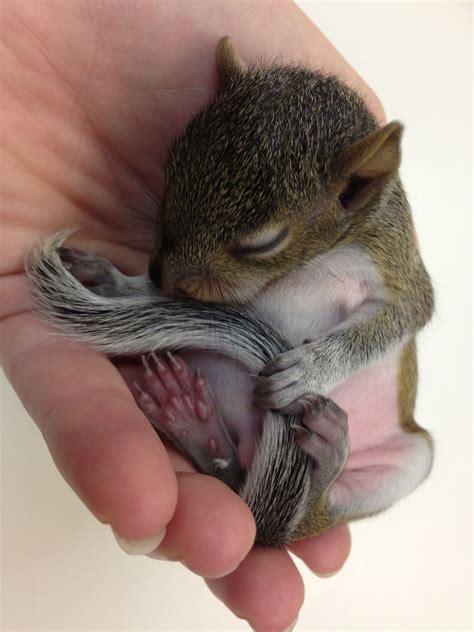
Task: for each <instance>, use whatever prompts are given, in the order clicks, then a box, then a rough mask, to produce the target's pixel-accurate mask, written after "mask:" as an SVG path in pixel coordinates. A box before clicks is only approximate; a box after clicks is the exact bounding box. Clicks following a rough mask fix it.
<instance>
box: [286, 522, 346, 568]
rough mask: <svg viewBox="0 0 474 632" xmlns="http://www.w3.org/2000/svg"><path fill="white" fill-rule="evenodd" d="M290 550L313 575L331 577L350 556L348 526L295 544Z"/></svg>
mask: <svg viewBox="0 0 474 632" xmlns="http://www.w3.org/2000/svg"><path fill="white" fill-rule="evenodd" d="M288 548H289V550H290V551H291V552H292V553H294V554H295V555H297V556H298V557H300V558H301V559H302V560H303V561H304V562H305V564H306V566H307V567H308V568H309V569H310V570H312V571H313V573H316V575H319V576H320V577H329V576H330V575H334V573H337V571H339V570H340V569H341V568H342V566H343V565H344V563H345V561H346V560H347V558H348V556H349V553H350V550H351V536H350V531H349V528H348V526H347V525H340V526H338V527H334V528H333V529H331V530H330V531H326V533H322V534H321V535H316V536H314V537H312V538H307V539H305V540H299V541H298V542H294V543H293V544H290V545H289V547H288Z"/></svg>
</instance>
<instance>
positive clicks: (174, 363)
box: [166, 351, 183, 371]
mask: <svg viewBox="0 0 474 632" xmlns="http://www.w3.org/2000/svg"><path fill="white" fill-rule="evenodd" d="M166 357H167V358H168V360H169V363H170V364H171V366H172V367H173V369H174V370H175V371H182V369H183V367H182V366H181V364H180V362H178V360H177V359H176V356H175V355H173V354H172V353H171V351H167V352H166Z"/></svg>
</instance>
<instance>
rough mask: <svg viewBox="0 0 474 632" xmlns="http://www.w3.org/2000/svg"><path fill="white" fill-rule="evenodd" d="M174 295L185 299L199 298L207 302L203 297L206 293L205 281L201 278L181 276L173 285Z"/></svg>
mask: <svg viewBox="0 0 474 632" xmlns="http://www.w3.org/2000/svg"><path fill="white" fill-rule="evenodd" d="M172 292H173V294H175V295H176V296H182V297H185V298H197V299H201V300H206V299H205V298H204V297H203V294H206V292H205V286H204V279H203V278H202V277H199V276H180V277H178V279H177V280H176V282H175V283H174V284H173V289H172Z"/></svg>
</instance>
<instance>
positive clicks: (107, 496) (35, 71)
mask: <svg viewBox="0 0 474 632" xmlns="http://www.w3.org/2000/svg"><path fill="white" fill-rule="evenodd" d="M198 5H199V6H198ZM216 6H219V15H216V12H215V11H214V12H213V13H211V14H209V12H206V11H205V7H203V3H202V2H200V3H185V6H184V5H181V4H180V3H175V4H174V5H172V6H170V5H169V3H166V5H165V4H161V3H160V2H154V3H130V4H129V3H128V2H121V3H118V2H114V3H108V4H105V5H100V6H99V5H98V4H97V5H94V4H93V3H92V4H90V3H88V2H85V1H84V2H82V1H80V2H77V3H74V4H69V3H65V4H59V5H58V4H53V5H49V4H48V3H47V2H45V3H38V4H35V3H23V4H22V3H18V2H16V3H13V2H12V3H8V2H6V3H3V4H2V8H1V11H2V13H3V16H2V17H3V22H2V24H3V32H2V39H3V42H4V45H5V47H6V50H7V52H8V53H9V54H8V55H7V56H6V57H5V59H6V60H7V61H6V62H5V63H3V64H2V69H1V70H0V89H1V90H2V93H3V94H2V101H3V103H4V105H5V107H4V116H3V118H2V120H1V121H2V123H3V130H2V135H3V143H2V144H3V147H2V149H3V164H2V170H3V182H4V183H5V187H4V191H2V205H1V220H2V224H3V226H2V237H3V252H4V256H3V258H2V263H1V266H2V268H1V274H2V278H1V280H0V283H1V285H0V289H1V293H2V303H1V308H0V309H1V312H0V317H1V318H3V321H2V323H1V326H2V355H3V360H4V366H5V369H6V372H7V374H8V376H9V378H10V379H11V381H12V383H13V384H14V386H15V388H16V389H17V391H18V393H19V395H20V397H21V398H22V400H23V402H24V404H25V406H26V407H27V408H28V410H29V411H30V413H31V414H32V416H33V418H35V420H36V421H37V423H38V425H39V426H40V428H41V430H42V432H43V434H44V436H45V439H46V441H47V443H48V446H49V449H50V451H51V453H52V455H53V458H54V459H55V462H56V463H57V465H58V467H59V469H60V470H61V472H62V474H63V475H64V476H65V478H66V479H67V480H68V482H69V483H70V484H71V486H72V487H73V488H74V489H75V491H76V492H77V493H78V494H79V495H80V496H81V498H82V499H83V500H84V502H85V503H86V504H87V505H88V507H89V508H90V509H91V510H92V511H93V512H94V513H95V515H96V516H97V517H98V518H99V519H100V520H102V521H104V522H106V523H109V524H112V525H113V526H114V528H115V529H116V530H117V531H118V532H119V533H120V534H121V535H123V536H124V537H128V538H132V539H137V538H143V537H148V536H149V535H150V534H153V533H156V532H158V531H159V530H160V529H161V528H162V526H163V525H165V524H167V536H166V539H165V540H164V542H163V544H162V547H161V550H162V551H163V552H164V553H165V554H166V555H168V556H169V557H176V558H179V559H184V560H185V561H186V563H187V565H188V566H189V567H191V568H192V569H193V570H195V571H196V572H198V573H199V574H202V575H204V576H208V577H213V576H214V577H215V576H218V575H222V574H224V573H226V572H229V571H230V570H231V569H232V568H234V567H235V566H236V565H237V564H238V562H239V561H240V560H242V558H243V557H244V556H245V555H246V553H247V551H248V549H249V548H250V546H251V542H252V538H253V533H254V531H253V529H254V525H253V521H252V519H251V516H250V515H249V512H248V510H247V508H246V507H245V506H244V505H243V503H242V502H241V501H240V499H238V498H237V497H236V496H235V495H233V494H232V492H230V490H228V489H227V488H225V487H224V486H223V485H221V484H220V483H219V482H218V481H213V480H210V479H208V478H206V477H201V476H199V475H197V474H193V475H181V476H179V477H178V481H176V476H175V474H174V473H173V470H172V468H171V466H170V462H169V460H168V458H167V457H166V454H165V452H164V449H163V447H162V445H161V444H160V442H159V440H158V438H157V437H156V436H155V434H154V432H153V431H152V430H151V428H150V427H149V425H148V424H147V422H146V420H145V418H144V417H143V416H142V415H141V413H140V411H139V410H138V409H137V407H136V406H135V404H134V401H133V398H132V396H131V395H130V392H129V391H128V389H127V387H126V385H125V383H124V381H123V380H122V378H121V376H120V374H119V373H118V372H117V371H116V369H115V367H114V366H113V365H112V364H110V363H109V362H108V361H107V360H106V359H104V358H102V357H100V356H99V355H98V354H95V353H94V352H93V351H92V350H88V349H84V348H81V347H80V346H79V345H76V344H74V343H72V342H69V341H64V340H63V341H61V340H59V339H58V338H55V337H52V336H51V335H50V332H48V330H47V329H46V328H45V327H44V326H43V325H41V324H40V323H39V322H38V321H37V320H36V319H35V318H34V316H33V315H32V314H31V313H30V311H29V299H28V288H27V283H26V279H25V278H24V275H23V273H22V269H23V261H24V257H25V254H26V253H27V251H28V249H29V248H30V247H31V246H32V245H33V244H34V243H35V242H36V241H37V240H38V238H39V237H40V236H41V235H42V234H44V232H45V231H51V230H54V229H57V228H61V227H65V226H69V225H72V224H81V225H82V226H83V230H82V231H81V233H80V234H79V236H78V237H77V239H78V240H79V241H80V243H81V244H82V245H84V246H86V247H87V248H89V249H93V250H95V251H98V252H101V253H102V254H104V255H106V256H108V257H109V258H110V259H112V260H113V261H114V262H115V263H117V264H118V265H119V266H120V267H121V268H122V269H124V270H125V271H126V270H127V269H128V270H130V271H139V270H140V269H143V268H144V266H145V265H146V261H147V254H146V253H147V252H149V250H150V247H151V245H152V243H153V239H154V229H155V226H154V222H155V221H156V217H157V208H158V200H159V198H160V195H161V193H162V189H163V164H164V161H165V159H166V155H167V151H168V148H169V145H170V143H171V142H172V139H173V136H174V135H175V134H176V133H177V131H178V130H179V129H181V128H182V127H183V125H184V124H185V122H186V121H187V120H188V119H189V118H190V116H192V114H193V113H194V112H196V110H197V109H199V107H202V105H203V104H205V103H206V102H208V101H210V100H211V99H212V98H213V96H214V95H215V93H216V90H217V77H216V73H215V69H214V61H213V56H212V47H213V46H215V43H216V41H217V39H218V37H219V36H221V35H223V34H225V33H226V32H228V31H231V32H232V34H233V35H234V36H235V39H237V40H240V43H241V50H242V54H243V56H244V57H245V55H246V53H247V54H251V52H252V51H254V52H253V54H254V55H256V54H259V55H261V54H265V52H268V55H269V57H270V58H272V57H275V56H276V53H277V52H278V50H279V48H278V47H276V48H275V44H274V42H275V41H280V42H285V47H286V49H287V50H286V56H287V57H288V58H289V59H291V58H292V57H296V58H298V57H303V58H305V59H311V57H312V53H311V50H312V47H313V48H314V47H316V48H317V51H315V53H314V56H315V58H317V59H318V60H319V61H320V62H322V65H324V61H325V60H326V64H325V65H326V67H329V68H333V69H334V71H337V72H338V73H339V74H341V75H343V76H345V77H346V78H347V79H348V80H349V81H351V82H352V83H353V84H356V85H358V86H359V87H361V85H362V83H361V80H360V79H359V78H358V77H357V76H356V75H355V74H354V73H353V72H352V71H351V70H350V68H349V67H348V66H347V65H346V64H345V62H344V61H343V60H342V59H341V58H340V57H339V56H338V55H337V53H336V52H335V51H334V49H332V48H331V46H330V45H329V44H328V43H327V42H326V41H325V40H324V38H323V37H322V36H321V34H320V33H319V32H318V31H317V30H316V29H315V28H314V27H313V26H312V25H311V24H310V23H308V22H307V21H306V20H305V18H304V17H303V16H302V15H301V14H300V13H299V12H298V10H297V9H296V8H295V7H294V6H293V5H291V4H288V5H287V4H281V3H278V4H277V5H275V7H273V9H272V12H271V18H270V14H269V11H268V5H267V4H266V3H262V4H261V5H255V7H254V8H253V10H252V16H251V17H252V19H251V20H250V21H249V16H248V14H247V13H246V12H242V11H240V10H239V8H238V7H237V5H236V4H234V3H229V4H225V5H224V4H223V3H222V4H219V5H215V4H213V3H211V4H210V5H209V6H208V8H213V9H215V7H216ZM210 15H211V17H210ZM184 16H185V17H186V19H185V20H184V19H183V17H184ZM269 21H270V22H269ZM229 24H232V28H231V29H230V28H229ZM292 24H293V25H294V29H293V31H292V30H291V28H292V26H291V25H292ZM58 25H59V27H61V28H58ZM288 29H290V30H288ZM264 32H266V33H269V35H268V39H266V40H263V41H262V40H261V34H262V33H264ZM206 33H208V34H209V35H206ZM283 33H285V35H284V37H283V36H282V34H283ZM257 47H258V51H257ZM2 73H3V76H2ZM365 90H366V89H365ZM78 403H80V404H81V405H80V406H78V405H77V404H78ZM66 419H67V423H65V420H66ZM98 422H100V423H98ZM98 428H100V429H101V430H100V432H99V430H98ZM91 446H93V447H92V448H91ZM157 479H158V480H160V481H161V489H160V490H158V489H157V486H156V483H155V482H154V481H156V480H157ZM137 490H138V491H137ZM177 498H178V500H177ZM176 502H178V504H177V509H176ZM203 507H205V508H206V511H204V510H203V509H202V508H203ZM216 508H218V509H216ZM214 512H217V513H218V519H217V520H216V516H215V515H214ZM223 515H224V516H225V519H223V518H222V516H223ZM217 524H218V525H219V528H217V526H216V525H217ZM191 527H192V531H191ZM323 542H324V544H323ZM347 542H348V540H347V532H346V531H345V530H344V529H339V530H335V531H334V532H333V533H330V534H327V535H326V536H323V538H320V539H319V540H317V539H313V540H312V541H307V542H306V543H301V544H299V545H298V546H297V547H295V551H296V552H297V553H298V554H300V555H301V556H302V557H304V558H305V559H306V562H307V563H308V564H309V565H310V566H312V567H313V568H315V569H316V570H318V571H320V572H327V571H328V570H332V569H333V568H337V567H338V566H339V565H340V564H341V563H342V560H343V559H344V558H345V556H346V554H347ZM323 547H325V548H324V550H323ZM322 550H323V553H321V551H322ZM269 578H271V581H272V582H273V588H274V590H273V592H272V597H271V598H270V597H269V592H268V591H265V595H266V596H265V599H264V600H263V601H262V599H261V596H260V593H259V590H260V588H259V587H260V586H263V583H266V582H267V581H269ZM242 584H246V585H247V586H249V585H250V586H253V587H254V588H255V590H254V591H253V592H252V590H250V591H248V590H246V591H244V592H242V591H239V587H240V586H242ZM210 585H211V588H212V589H213V590H214V591H215V592H216V593H217V594H219V595H220V597H221V598H222V599H223V600H224V601H225V602H226V603H227V604H228V605H229V607H230V608H231V609H233V610H234V612H236V613H237V614H239V615H240V616H244V617H246V618H248V619H249V620H250V621H251V622H252V623H253V625H254V626H255V627H257V626H258V627H260V626H261V627H269V626H272V627H274V628H278V627H285V625H288V623H289V622H290V621H291V620H292V619H293V618H294V617H295V615H296V612H297V609H298V607H299V605H300V601H301V598H302V588H301V580H300V578H299V575H298V573H297V571H296V568H295V567H294V566H293V564H292V562H291V561H290V558H289V557H288V556H287V555H286V554H285V553H283V552H271V551H254V552H252V553H251V554H250V555H249V556H248V557H247V559H246V560H245V562H244V563H243V564H241V566H240V567H239V569H238V570H237V571H235V572H234V573H232V574H231V575H228V576H227V577H226V578H225V579H223V580H212V581H211V582H210ZM262 590H263V588H262ZM283 594H284V595H285V598H284V599H283V598H282V595H283Z"/></svg>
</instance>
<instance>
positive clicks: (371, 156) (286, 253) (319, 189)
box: [150, 37, 401, 303]
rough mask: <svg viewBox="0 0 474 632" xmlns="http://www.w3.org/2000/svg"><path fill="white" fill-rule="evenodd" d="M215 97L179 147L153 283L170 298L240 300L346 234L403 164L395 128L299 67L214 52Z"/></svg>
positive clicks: (223, 49)
mask: <svg viewBox="0 0 474 632" xmlns="http://www.w3.org/2000/svg"><path fill="white" fill-rule="evenodd" d="M217 66H218V70H219V75H220V79H221V84H222V86H221V91H220V94H219V96H218V97H217V99H216V101H215V102H214V103H213V104H212V105H210V106H209V107H208V108H207V109H205V110H204V111H203V112H201V113H200V114H198V115H197V116H196V117H195V118H194V119H193V120H192V121H191V122H190V123H189V125H188V126H187V127H186V129H185V131H184V133H183V134H182V135H181V136H180V137H179V138H178V139H177V141H176V143H175V144H174V146H173V148H172V150H171V153H170V156H169V159H168V162H167V165H166V185H165V194H164V198H163V205H162V211H161V225H160V231H159V236H158V238H157V242H156V246H155V249H154V253H153V256H152V259H151V263H150V277H151V279H152V280H153V281H154V282H155V283H156V284H157V285H158V286H159V287H161V288H162V289H164V290H165V291H168V292H170V293H171V294H178V295H184V296H187V297H190V298H193V299H197V300H203V301H212V302H221V303H234V302H237V303H245V302H249V301H252V299H253V298H255V296H257V295H258V294H259V293H260V292H261V291H262V290H263V289H264V288H266V287H267V286H268V285H269V284H270V283H272V282H273V281H275V280H276V279H278V278H280V277H281V276H283V275H285V274H287V273H288V272H290V271H292V270H294V269H296V268H298V267H300V266H301V265H302V264H304V263H305V262H306V261H308V260H309V259H311V258H313V257H315V256H316V255H318V254H320V253H323V252H325V251H327V250H329V249H330V248H331V247H333V246H334V245H335V244H337V243H339V242H340V241H341V240H342V239H346V238H350V232H351V227H352V225H353V224H354V223H356V222H359V221H360V219H361V217H364V216H366V215H367V213H370V211H371V209H373V208H374V207H375V206H376V204H377V200H378V199H379V198H380V194H381V192H382V190H383V187H384V185H385V184H386V182H387V181H388V180H389V179H390V178H392V177H393V176H394V175H395V174H396V172H397V170H398V166H399V162H400V136H401V126H400V125H399V124H398V123H396V122H393V123H389V124H388V125H386V126H385V127H383V128H380V127H379V126H378V125H377V123H376V121H375V119H374V117H373V116H372V114H371V113H370V112H369V110H368V109H367V107H366V105H365V104H364V102H363V100H362V99H361V97H360V96H359V95H358V94H357V93H355V92H354V91H353V90H352V89H350V88H349V87H348V86H346V85H345V84H343V83H342V82H341V81H340V80H338V79H337V78H335V77H332V76H327V75H324V74H322V73H320V72H314V71H310V70H307V69H305V68H302V67H287V66H270V67H255V68H248V67H247V66H246V65H245V63H244V62H243V61H242V60H241V59H240V57H239V56H238V54H237V53H236V51H235V49H234V48H233V46H232V44H231V42H230V40H229V38H227V37H225V38H223V39H222V40H220V42H219V44H218V47H217Z"/></svg>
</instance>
